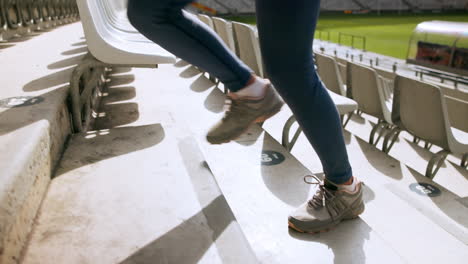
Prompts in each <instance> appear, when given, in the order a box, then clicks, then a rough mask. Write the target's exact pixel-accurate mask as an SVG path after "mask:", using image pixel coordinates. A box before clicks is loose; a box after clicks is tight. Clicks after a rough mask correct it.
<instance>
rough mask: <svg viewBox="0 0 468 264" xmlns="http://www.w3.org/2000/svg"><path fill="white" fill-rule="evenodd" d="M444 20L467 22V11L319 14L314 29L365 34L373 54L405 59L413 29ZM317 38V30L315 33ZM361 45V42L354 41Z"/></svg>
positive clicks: (335, 39) (334, 36)
mask: <svg viewBox="0 0 468 264" xmlns="http://www.w3.org/2000/svg"><path fill="white" fill-rule="evenodd" d="M229 19H232V20H236V21H240V22H244V23H249V24H255V17H252V16H250V17H229ZM430 20H445V21H459V22H468V13H449V14H447V13H440V14H432V13H426V14H382V15H377V14H329V13H323V14H321V15H320V18H319V21H318V25H317V30H318V31H322V33H321V38H322V39H327V38H328V33H324V32H330V33H329V35H330V40H331V41H332V42H338V33H339V32H341V33H346V34H353V35H358V36H365V37H366V42H367V43H366V49H367V50H368V51H373V52H376V53H380V54H384V55H388V56H392V57H397V58H402V59H403V58H406V52H407V49H408V42H409V39H410V36H411V33H412V31H413V29H414V28H415V27H416V25H417V24H418V23H420V22H423V21H430ZM316 37H317V38H320V37H319V32H317V34H316ZM343 42H344V43H345V44H347V45H350V44H351V40H350V38H349V37H343V39H342V43H343ZM355 46H356V47H361V46H362V44H361V41H360V40H356V41H355Z"/></svg>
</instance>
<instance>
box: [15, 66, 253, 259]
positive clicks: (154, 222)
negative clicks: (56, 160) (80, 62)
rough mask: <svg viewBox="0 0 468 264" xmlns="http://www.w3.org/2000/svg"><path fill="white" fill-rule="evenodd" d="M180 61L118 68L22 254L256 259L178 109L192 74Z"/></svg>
mask: <svg viewBox="0 0 468 264" xmlns="http://www.w3.org/2000/svg"><path fill="white" fill-rule="evenodd" d="M175 69H177V68H175V67H174V66H167V65H166V66H161V67H160V69H158V70H156V71H155V70H151V69H135V70H133V71H132V70H130V69H114V71H113V73H112V74H111V76H110V78H111V82H110V83H109V88H108V91H107V92H105V93H104V97H103V99H102V101H101V103H102V105H101V107H100V110H99V113H97V116H98V118H97V119H96V121H95V128H96V130H95V131H91V132H88V133H84V134H77V135H74V136H73V137H72V139H71V140H70V144H69V146H68V148H67V150H66V152H65V154H64V157H63V160H62V161H61V164H60V167H59V169H58V170H57V174H56V177H55V178H54V179H53V180H52V183H51V185H50V188H49V191H48V193H47V196H46V198H45V200H44V203H43V205H42V207H41V210H40V216H39V218H38V220H37V224H36V226H35V228H34V232H33V235H32V238H31V241H30V243H29V246H28V248H27V251H26V252H25V255H24V259H23V263H257V259H256V256H255V255H254V254H253V251H252V250H251V248H250V246H249V244H248V243H247V242H246V241H247V240H246V238H245V236H244V235H243V233H242V231H241V229H240V227H239V225H238V223H237V220H236V219H235V217H234V216H233V214H232V212H231V210H230V208H229V206H228V205H227V202H226V199H225V198H224V195H223V194H222V193H221V192H220V190H219V188H218V186H217V184H216V182H215V180H214V178H213V176H212V174H211V172H210V170H209V168H208V166H207V164H206V162H204V158H203V155H202V154H201V152H200V150H199V149H198V146H197V142H196V140H195V139H193V138H192V137H191V133H189V130H188V129H187V128H185V127H184V122H183V121H181V120H179V119H178V118H177V117H178V114H177V111H176V110H177V109H179V107H177V106H176V105H174V103H171V102H177V101H176V99H177V96H178V95H179V93H180V91H179V92H177V89H181V88H182V87H180V86H184V85H186V84H187V82H186V80H185V79H184V78H180V77H179V76H178V75H177V74H174V73H175V71H174V70H175ZM171 74H172V75H171ZM155 75H156V76H155ZM168 76H169V77H168ZM206 81H207V82H206V84H208V85H209V86H211V87H213V84H212V83H211V82H209V81H208V80H206ZM153 86H154V87H153ZM174 86H176V88H175V87H174ZM177 86H178V87H177ZM135 87H137V88H135ZM187 87H188V86H187ZM185 103H190V102H189V101H185ZM171 104H172V105H171ZM102 252H106V254H102Z"/></svg>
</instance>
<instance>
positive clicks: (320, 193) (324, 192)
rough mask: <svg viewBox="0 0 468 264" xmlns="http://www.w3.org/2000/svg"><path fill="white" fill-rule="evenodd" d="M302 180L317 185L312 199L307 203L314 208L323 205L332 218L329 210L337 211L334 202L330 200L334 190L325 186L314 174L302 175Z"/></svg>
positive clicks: (333, 196) (333, 195)
mask: <svg viewBox="0 0 468 264" xmlns="http://www.w3.org/2000/svg"><path fill="white" fill-rule="evenodd" d="M304 182H305V183H307V184H312V185H317V186H318V187H319V189H318V190H317V192H316V193H315V195H314V196H313V197H312V199H310V200H309V202H308V205H309V206H310V207H312V208H314V209H317V208H320V207H324V208H325V209H326V210H327V212H328V213H329V214H330V217H331V218H332V220H333V214H332V213H331V210H334V211H335V213H338V208H337V206H336V204H335V203H334V202H331V201H332V200H333V199H334V198H335V192H334V191H332V190H329V189H328V188H326V187H325V184H324V183H323V182H322V181H321V180H320V179H319V178H318V177H317V176H315V175H306V176H304Z"/></svg>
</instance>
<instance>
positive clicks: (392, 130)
mask: <svg viewBox="0 0 468 264" xmlns="http://www.w3.org/2000/svg"><path fill="white" fill-rule="evenodd" d="M315 57H316V63H317V68H318V72H319V74H320V76H321V78H322V81H323V82H324V83H325V84H326V86H327V88H328V89H330V90H332V91H333V92H335V93H340V94H343V95H346V96H348V97H350V98H353V99H354V100H356V102H357V104H358V113H359V114H361V113H365V114H367V115H369V116H372V117H374V118H376V119H377V120H378V122H377V124H376V125H375V126H374V129H373V130H372V131H371V134H370V138H369V143H370V144H373V145H377V144H378V142H379V140H380V139H381V137H384V142H383V145H382V150H383V151H384V152H385V153H389V151H390V150H391V148H392V146H393V144H394V143H395V141H397V139H398V136H399V134H400V132H401V131H402V130H405V131H408V132H409V133H410V134H412V135H413V136H414V142H415V143H417V142H418V141H419V140H421V139H422V140H424V141H425V142H426V144H425V147H426V148H428V149H430V148H431V146H432V145H436V146H438V147H440V148H441V149H442V150H441V151H439V152H437V153H436V154H434V155H433V157H432V159H431V161H430V162H429V164H428V166H427V169H426V176H427V177H429V178H433V177H434V176H435V174H436V173H437V171H438V169H439V168H440V166H441V165H442V164H443V162H444V160H445V158H446V157H447V155H448V154H449V153H453V154H457V155H461V157H462V161H461V166H462V167H466V166H467V165H468V123H467V122H466V116H468V100H463V99H466V98H454V97H452V96H451V95H448V94H445V93H444V92H443V91H442V89H440V88H439V87H437V86H435V85H432V84H429V83H426V82H421V81H418V80H416V79H413V78H408V77H402V76H399V75H397V74H395V73H393V72H389V71H384V70H381V69H375V68H372V67H368V66H365V65H362V64H358V63H354V62H350V61H347V62H346V65H345V72H346V79H347V81H346V82H343V81H342V74H341V71H340V66H339V63H338V62H337V60H336V59H335V58H334V57H332V56H327V55H324V54H315ZM428 102H431V103H429V104H428ZM349 118H351V116H349V117H348V120H349ZM345 124H346V122H345Z"/></svg>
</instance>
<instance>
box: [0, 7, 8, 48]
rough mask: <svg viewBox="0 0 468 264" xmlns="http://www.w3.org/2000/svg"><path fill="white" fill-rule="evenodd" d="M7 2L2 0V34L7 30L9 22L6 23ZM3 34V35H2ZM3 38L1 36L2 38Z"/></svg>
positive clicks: (0, 11) (0, 13) (0, 17)
mask: <svg viewBox="0 0 468 264" xmlns="http://www.w3.org/2000/svg"><path fill="white" fill-rule="evenodd" d="M5 9H6V6H5V3H4V2H3V1H2V0H0V34H2V33H3V32H4V31H5V30H7V27H8V25H7V23H6V18H5ZM0 36H1V35H0ZM1 39H2V38H1V37H0V40H1Z"/></svg>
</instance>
